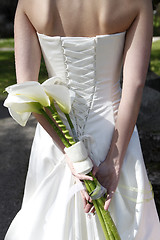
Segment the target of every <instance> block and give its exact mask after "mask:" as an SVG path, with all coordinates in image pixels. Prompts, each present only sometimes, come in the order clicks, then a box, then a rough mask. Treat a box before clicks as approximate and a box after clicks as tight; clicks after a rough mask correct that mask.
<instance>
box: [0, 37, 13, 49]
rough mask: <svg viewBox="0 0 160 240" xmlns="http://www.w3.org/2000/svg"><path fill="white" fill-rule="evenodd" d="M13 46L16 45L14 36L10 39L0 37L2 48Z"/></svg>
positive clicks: (0, 46)
mask: <svg viewBox="0 0 160 240" xmlns="http://www.w3.org/2000/svg"><path fill="white" fill-rule="evenodd" d="M4 47H5V48H13V47H14V40H13V38H8V39H0V48H4Z"/></svg>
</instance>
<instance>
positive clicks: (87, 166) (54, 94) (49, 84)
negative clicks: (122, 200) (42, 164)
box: [4, 77, 120, 240]
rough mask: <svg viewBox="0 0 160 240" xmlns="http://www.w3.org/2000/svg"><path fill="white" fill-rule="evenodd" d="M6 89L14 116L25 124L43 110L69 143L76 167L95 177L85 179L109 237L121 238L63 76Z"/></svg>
mask: <svg viewBox="0 0 160 240" xmlns="http://www.w3.org/2000/svg"><path fill="white" fill-rule="evenodd" d="M6 91H7V92H8V97H7V98H6V100H5V102H4V106H5V107H8V110H9V113H10V115H11V116H12V117H13V119H14V120H15V121H17V122H18V123H19V124H20V125H21V126H25V125H26V123H27V121H28V119H29V116H30V114H31V113H32V112H34V113H39V114H42V115H43V116H44V117H45V118H46V120H47V121H48V122H49V123H50V124H51V126H52V128H53V130H54V131H55V132H56V133H57V135H58V136H59V138H60V139H61V141H62V142H63V144H64V145H65V149H64V151H65V152H66V153H67V155H68V157H69V159H70V160H71V161H72V163H73V167H74V169H75V171H76V172H77V173H80V174H82V173H83V174H87V175H89V176H91V177H92V178H93V181H90V180H85V181H84V183H85V186H86V189H87V191H88V193H89V195H90V196H91V198H92V202H93V204H94V207H95V210H96V213H97V215H98V218H99V221H100V223H101V226H102V229H103V232H104V235H105V238H106V240H120V236H119V234H118V232H117V229H116V226H115V224H114V222H113V220H112V218H111V216H110V213H109V211H105V210H104V203H105V193H106V189H104V188H103V186H101V185H100V183H99V182H98V181H97V179H96V178H95V176H93V174H92V168H93V164H92V161H91V159H90V158H89V156H88V153H87V150H86V148H85V146H84V144H83V142H82V141H79V140H78V139H77V136H76V133H75V130H74V126H73V124H72V121H71V119H70V116H69V113H70V110H71V105H72V99H73V97H74V93H73V92H72V91H70V90H69V89H68V87H67V86H66V85H65V83H64V82H63V81H62V79H61V78H59V77H52V78H50V79H48V80H46V81H45V82H44V83H43V84H40V83H38V82H35V81H29V82H24V83H21V84H15V85H12V86H9V87H7V88H6ZM54 102H56V103H57V105H58V107H59V108H60V110H61V111H62V112H63V113H64V114H65V116H66V118H67V120H68V123H69V126H70V128H71V131H72V136H73V137H72V136H71V135H70V134H69V130H68V129H66V126H65V125H64V124H63V122H62V120H61V118H60V116H59V114H58V112H57V109H56V107H55V105H54Z"/></svg>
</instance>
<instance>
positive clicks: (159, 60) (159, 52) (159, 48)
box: [150, 40, 160, 76]
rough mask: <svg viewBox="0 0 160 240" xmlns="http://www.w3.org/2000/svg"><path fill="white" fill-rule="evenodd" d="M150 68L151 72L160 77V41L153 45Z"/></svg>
mask: <svg viewBox="0 0 160 240" xmlns="http://www.w3.org/2000/svg"><path fill="white" fill-rule="evenodd" d="M150 66H151V70H152V71H153V72H155V73H156V74H157V75H159V76H160V40H159V41H156V42H154V43H153V44H152V51H151V61H150Z"/></svg>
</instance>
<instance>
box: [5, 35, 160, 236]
mask: <svg viewBox="0 0 160 240" xmlns="http://www.w3.org/2000/svg"><path fill="white" fill-rule="evenodd" d="M37 34H38V38H39V42H40V46H41V48H42V52H43V56H44V59H45V63H46V67H47V70H48V74H49V77H52V76H58V77H60V78H61V79H62V80H63V81H65V82H66V84H67V85H68V87H69V88H70V89H72V90H73V91H74V92H75V99H74V102H73V105H72V111H71V114H70V116H71V118H72V120H73V124H74V126H75V129H76V132H77V135H78V137H79V139H81V140H82V141H83V142H84V144H85V146H86V148H87V150H88V152H89V155H90V157H91V158H92V159H93V160H94V162H95V163H96V165H99V164H100V163H101V162H102V161H103V160H104V159H105V157H106V155H107V152H108V149H109V147H110V142H111V138H112V133H113V129H114V123H115V119H116V115H117V111H118V105H119V102H120V96H121V89H120V81H119V79H120V72H121V65H122V57H123V48H124V42H125V32H122V33H118V34H112V35H100V36H96V37H90V38H89V37H59V36H57V37H50V36H46V35H43V34H39V33H37ZM62 118H63V116H62ZM64 122H65V123H66V121H65V120H64ZM76 186H77V185H76V183H75V180H74V178H73V176H72V175H71V172H70V170H69V168H68V166H67V164H66V162H65V160H64V155H63V154H62V152H61V151H60V150H59V148H58V147H57V146H56V145H55V143H54V142H53V140H52V139H51V137H50V136H49V135H48V134H47V133H46V132H45V130H44V129H43V128H42V127H41V126H40V125H39V124H38V126H37V129H36V134H35V138H34V142H33V146H32V151H31V157H30V163H29V169H28V175H27V180H26V186H25V193H24V199H23V204H22V209H21V210H20V211H19V212H18V214H17V215H16V217H15V219H14V220H13V222H12V224H11V226H10V228H9V230H8V232H7V234H6V237H5V240H54V239H56V240H104V239H105V238H104V235H103V231H102V229H101V226H100V223H99V220H98V217H97V215H95V216H90V215H88V214H85V213H84V210H83V203H82V199H81V196H80V192H78V188H80V186H77V187H76ZM109 210H110V213H111V215H112V218H113V220H114V222H115V224H116V226H117V228H118V231H119V234H120V236H121V239H122V240H133V239H134V240H158V239H160V224H159V219H158V215H157V212H156V208H155V204H154V199H153V193H152V188H151V185H150V183H149V181H148V178H147V175H146V170H145V166H144V162H143V157H142V153H141V147H140V143H139V137H138V133H137V130H136V128H135V129H134V132H133V135H132V137H131V140H130V143H129V146H128V149H127V152H126V155H125V159H124V162H123V167H122V171H121V175H120V180H119V185H118V188H117V190H116V193H115V194H114V197H113V199H112V202H111V205H110V207H109Z"/></svg>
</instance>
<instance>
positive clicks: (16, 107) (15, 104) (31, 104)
mask: <svg viewBox="0 0 160 240" xmlns="http://www.w3.org/2000/svg"><path fill="white" fill-rule="evenodd" d="M6 91H7V92H8V93H9V94H8V97H7V98H6V100H5V102H4V106H5V107H7V108H8V109H9V113H10V115H11V116H12V117H13V119H14V120H15V121H17V122H18V123H19V124H20V125H21V126H25V125H26V123H27V121H28V118H29V116H30V114H31V112H35V113H41V112H40V109H41V108H42V107H43V106H44V107H47V106H50V100H49V97H48V96H47V95H46V93H45V92H44V90H43V89H42V87H41V84H39V83H38V82H31V81H30V82H24V83H21V84H14V85H12V86H9V87H7V88H6Z"/></svg>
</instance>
